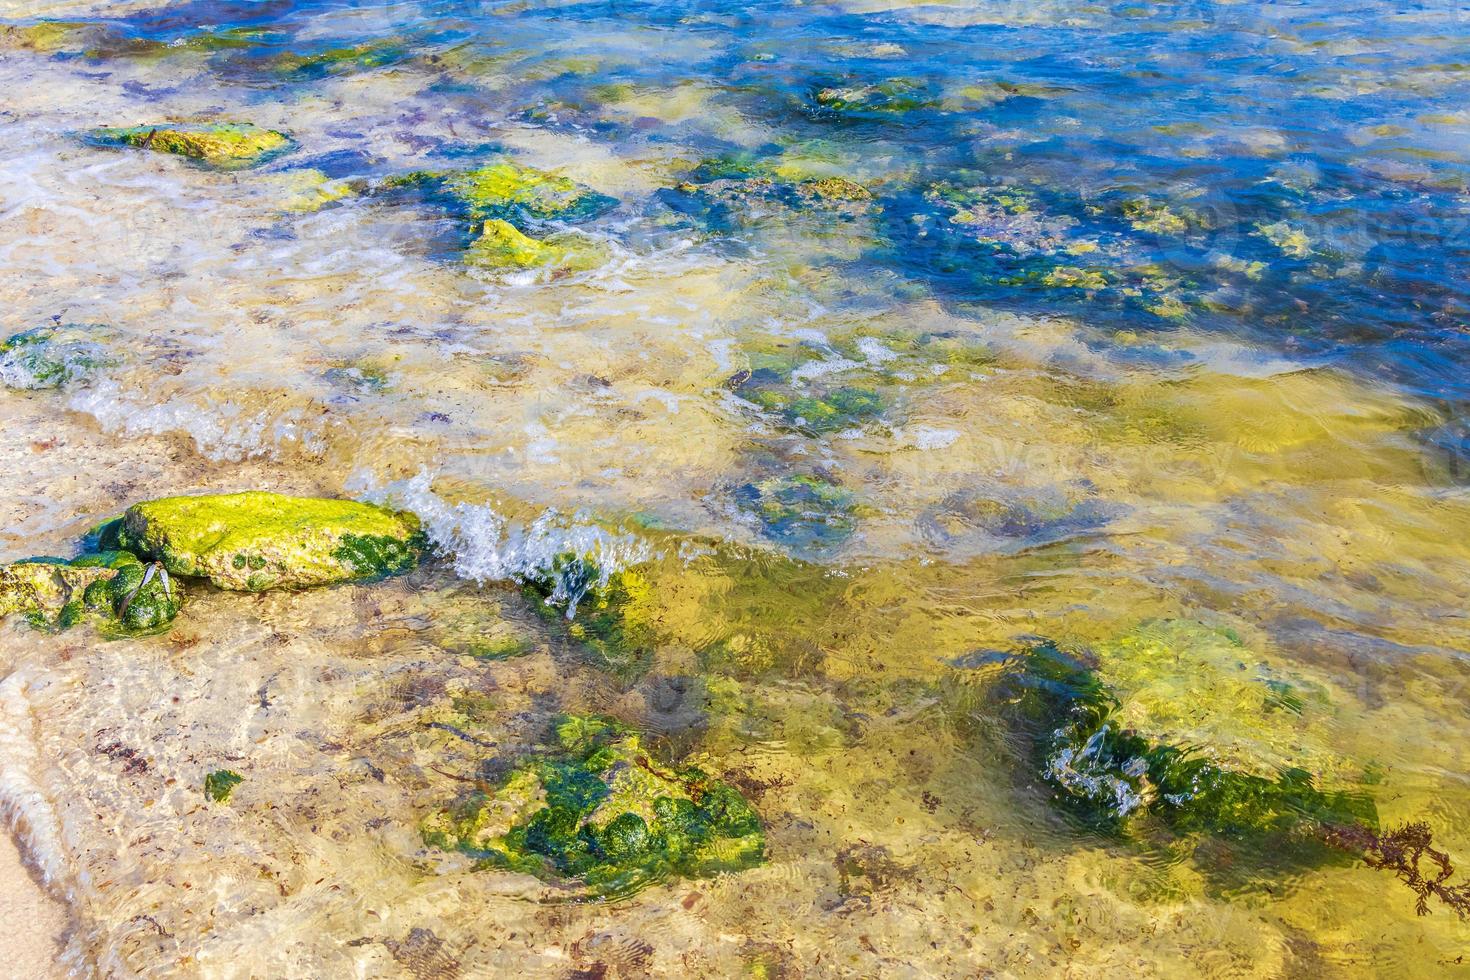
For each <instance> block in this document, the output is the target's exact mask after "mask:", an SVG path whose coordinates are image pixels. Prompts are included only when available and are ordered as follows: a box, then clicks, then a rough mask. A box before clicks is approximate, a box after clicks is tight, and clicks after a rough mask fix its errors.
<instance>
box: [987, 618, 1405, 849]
mask: <svg viewBox="0 0 1470 980" xmlns="http://www.w3.org/2000/svg"><path fill="white" fill-rule="evenodd" d="M1174 666H1176V665H1172V664H1160V665H1156V668H1155V669H1159V670H1168V669H1171V667H1174ZM1018 667H1019V669H1018V670H1017V671H1016V673H1014V674H1013V675H1012V676H1010V677H1008V678H1007V679H1006V681H1005V682H1003V684H1002V690H1003V691H1004V694H1005V698H1006V700H1007V702H1008V713H1009V714H1010V716H1011V718H1012V719H1013V720H1014V721H1015V722H1016V723H1017V724H1018V726H1019V727H1021V728H1022V729H1023V730H1024V731H1025V732H1026V734H1027V735H1028V736H1029V739H1030V742H1031V746H1032V749H1033V752H1034V755H1033V760H1034V763H1035V764H1036V765H1037V767H1038V769H1039V773H1040V775H1041V777H1042V778H1043V779H1044V780H1045V781H1046V782H1047V783H1049V784H1050V785H1051V786H1052V787H1053V788H1054V789H1055V790H1057V793H1058V795H1057V797H1056V798H1057V799H1058V800H1059V801H1060V802H1062V803H1063V804H1065V805H1066V806H1067V807H1068V809H1070V810H1072V811H1073V812H1074V813H1076V814H1078V815H1079V816H1081V817H1082V818H1083V819H1084V820H1085V821H1086V822H1087V823H1089V824H1091V825H1092V826H1095V827H1098V828H1100V829H1106V830H1110V831H1114V832H1127V831H1128V830H1129V829H1130V828H1132V827H1133V826H1134V825H1135V824H1136V823H1137V822H1139V821H1143V820H1156V821H1158V822H1160V823H1162V824H1163V825H1164V826H1165V827H1167V828H1168V829H1169V830H1171V831H1173V832H1175V833H1180V834H1187V833H1196V832H1202V833H1208V834H1214V835H1219V836H1223V837H1230V838H1256V839H1264V838H1273V839H1274V838H1283V837H1286V836H1292V837H1298V838H1302V839H1308V838H1312V837H1318V838H1320V836H1321V833H1322V829H1323V828H1332V827H1338V826H1345V825H1361V826H1369V827H1372V826H1376V825H1377V813H1376V810H1375V808H1374V806H1373V803H1372V801H1371V800H1369V799H1368V798H1367V797H1365V796H1361V795H1357V794H1353V793H1350V792H1347V791H1342V790H1337V791H1329V790H1324V789H1322V788H1320V787H1319V786H1318V784H1317V776H1316V775H1314V774H1313V773H1310V772H1308V771H1307V770H1305V769H1302V768H1299V767H1290V766H1282V767H1279V768H1277V769H1274V770H1268V771H1260V772H1258V771H1250V770H1248V769H1247V768H1244V767H1243V766H1241V765H1239V764H1237V763H1235V762H1233V761H1231V760H1232V756H1233V752H1232V747H1231V746H1229V745H1228V744H1226V745H1224V746H1223V747H1220V748H1219V750H1218V751H1217V745H1216V744H1215V743H1212V742H1207V741H1202V740H1201V739H1199V738H1198V737H1197V732H1194V731H1179V732H1176V733H1175V734H1174V735H1173V737H1170V736H1169V735H1167V734H1165V733H1162V732H1157V731H1151V730H1149V729H1143V730H1140V729H1139V728H1137V727H1131V726H1130V725H1129V723H1128V718H1129V709H1130V705H1129V704H1128V703H1127V702H1125V701H1120V700H1119V696H1118V693H1117V692H1115V690H1114V689H1113V688H1111V687H1110V686H1109V685H1107V684H1105V683H1104V681H1103V680H1102V679H1101V676H1100V674H1099V672H1098V670H1097V669H1096V666H1095V665H1094V664H1092V663H1089V662H1087V661H1084V660H1083V659H1080V658H1078V657H1074V656H1071V655H1069V654H1067V653H1065V652H1064V651H1062V650H1060V649H1058V648H1057V647H1056V646H1054V645H1052V644H1050V643H1040V644H1037V645H1035V646H1033V647H1032V648H1031V649H1029V650H1028V651H1027V652H1026V653H1025V655H1024V656H1023V657H1022V658H1021V660H1020V662H1019V664H1018ZM1286 694H1289V692H1283V689H1282V688H1281V686H1280V685H1279V684H1278V685H1271V684H1262V685H1260V688H1259V691H1258V698H1257V708H1258V710H1259V713H1260V714H1261V715H1266V714H1268V713H1270V712H1272V711H1290V710H1293V704H1295V705H1296V707H1297V710H1299V708H1300V702H1299V701H1297V702H1293V701H1292V700H1291V699H1290V698H1289V697H1286V696H1285V695H1286ZM1234 707H1236V706H1231V705H1224V704H1222V705H1221V710H1222V711H1226V712H1228V711H1231V710H1233V709H1234ZM1241 734H1242V738H1249V737H1250V735H1251V734H1252V733H1250V732H1243V733H1241ZM1221 737H1222V738H1225V737H1226V736H1223V735H1222V736H1221Z"/></svg>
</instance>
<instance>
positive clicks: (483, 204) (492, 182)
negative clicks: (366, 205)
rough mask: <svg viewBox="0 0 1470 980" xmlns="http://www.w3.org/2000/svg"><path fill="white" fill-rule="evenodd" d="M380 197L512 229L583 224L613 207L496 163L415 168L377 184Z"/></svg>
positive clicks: (566, 181) (599, 197) (554, 179)
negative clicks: (408, 197)
mask: <svg viewBox="0 0 1470 980" xmlns="http://www.w3.org/2000/svg"><path fill="white" fill-rule="evenodd" d="M378 191H379V193H381V194H388V195H393V194H398V195H402V194H413V195H417V196H418V197H420V198H421V199H422V200H424V201H426V202H427V203H431V204H436V205H439V206H441V207H444V208H445V209H447V210H449V211H450V212H451V213H454V214H456V215H459V216H462V217H464V218H466V219H468V220H469V221H471V222H473V223H474V224H476V225H481V224H482V223H484V222H487V221H492V220H499V221H503V222H508V223H509V224H511V225H514V226H516V227H518V228H519V227H524V226H526V224H527V223H528V222H544V221H584V220H587V219H589V218H595V217H597V216H598V215H600V214H602V213H603V212H605V211H607V210H608V209H609V208H611V207H613V206H614V205H616V204H617V201H616V199H614V198H611V197H608V196H607V195H606V194H600V193H598V192H597V191H595V190H593V189H592V188H590V187H588V186H586V185H585V184H579V183H577V182H576V181H574V180H572V179H571V178H569V177H564V176H562V175H560V174H554V173H549V172H547V171H544V170H537V169H535V168H533V167H523V166H520V165H519V164H515V163H510V162H502V163H495V164H491V165H489V166H486V167H479V168H477V169H474V170H459V171H429V170H420V171H414V172H412V173H407V174H401V175H399V176H396V177H390V178H388V179H387V180H385V181H383V182H382V183H381V184H380V185H379V187H378Z"/></svg>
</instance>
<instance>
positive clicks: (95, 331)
mask: <svg viewBox="0 0 1470 980" xmlns="http://www.w3.org/2000/svg"><path fill="white" fill-rule="evenodd" d="M105 330H106V328H105V327H104V326H102V325H101V324H74V323H66V324H50V325H47V326H43V327H36V328H35V329H32V330H27V331H24V332H23V333H18V334H15V335H13V336H11V337H10V338H9V339H7V340H6V341H5V342H4V343H3V344H0V385H4V386H5V387H7V388H19V389H29V390H36V389H43V388H62V387H65V386H66V385H69V384H72V383H75V382H78V381H83V380H86V379H87V378H90V377H91V376H92V375H94V374H96V373H97V371H99V370H101V369H102V368H104V367H107V366H109V365H111V364H112V359H111V358H109V357H108V355H107V351H106V349H105V348H104V347H103V346H102V344H101V343H99V342H98V337H99V335H100V334H101V333H102V332H104V331H105Z"/></svg>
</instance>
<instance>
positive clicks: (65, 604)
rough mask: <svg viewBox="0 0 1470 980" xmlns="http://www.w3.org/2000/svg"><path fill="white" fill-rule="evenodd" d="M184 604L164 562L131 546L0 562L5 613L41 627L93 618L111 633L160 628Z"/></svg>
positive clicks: (0, 602) (0, 592) (1, 610)
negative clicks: (148, 559)
mask: <svg viewBox="0 0 1470 980" xmlns="http://www.w3.org/2000/svg"><path fill="white" fill-rule="evenodd" d="M182 605H183V593H182V591H181V590H180V589H179V586H178V585H177V583H174V582H171V581H170V580H169V578H168V574H167V573H166V572H164V571H163V569H162V568H161V566H157V565H145V564H144V563H143V562H142V561H140V560H139V559H138V557H137V556H136V555H132V554H129V553H128V552H125V551H108V552H102V553H98V554H88V555H83V556H82V557H80V558H74V559H72V560H70V561H67V560H65V559H61V558H37V559H31V560H29V561H23V562H16V563H14V564H12V565H6V566H4V567H0V616H3V615H9V614H10V613H14V612H18V613H23V614H24V615H25V616H26V617H27V618H28V619H29V621H30V623H31V625H32V626H35V627H36V628H38V629H47V630H63V629H68V628H70V627H72V626H75V625H77V624H78V623H80V622H82V621H83V620H84V619H86V618H88V617H91V618H92V619H93V620H94V621H96V622H97V625H98V628H99V629H100V630H101V631H102V632H103V633H105V634H112V635H139V634H147V633H154V632H159V631H161V630H163V629H166V628H167V627H168V626H169V624H171V623H172V622H173V620H174V617H175V616H177V615H178V612H179V608H180V606H182Z"/></svg>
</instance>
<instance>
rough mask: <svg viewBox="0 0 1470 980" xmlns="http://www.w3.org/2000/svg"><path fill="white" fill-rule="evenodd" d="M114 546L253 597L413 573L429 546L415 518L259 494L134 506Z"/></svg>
mask: <svg viewBox="0 0 1470 980" xmlns="http://www.w3.org/2000/svg"><path fill="white" fill-rule="evenodd" d="M109 539H110V540H112V541H115V542H116V543H117V544H118V546H120V547H122V548H125V549H127V550H129V551H133V552H136V553H137V554H139V555H142V556H144V557H146V558H149V559H154V560H157V561H161V562H163V564H164V566H165V567H166V568H167V569H168V570H169V571H170V572H172V573H173V574H175V575H191V576H199V577H202V578H208V579H209V580H210V581H211V582H213V583H214V584H215V585H217V586H219V587H220V588H223V589H240V590H246V591H251V592H258V591H261V590H263V589H274V588H307V587H310V586H314V585H328V584H331V583H333V582H347V581H358V580H364V579H375V578H380V577H382V576H385V575H393V574H396V573H398V572H403V571H407V570H408V569H410V568H412V567H414V565H416V564H417V563H418V561H419V558H420V557H421V555H422V552H423V550H424V547H425V540H424V536H423V533H422V531H421V530H420V528H419V521H418V518H416V517H415V516H413V515H412V514H409V513H404V512H398V511H392V510H388V509H386V508H383V507H378V506H376V505H373V504H364V503H359V502H357V501H354V500H333V499H323V498H312V497H287V496H283V495H281V494H277V493H265V492H261V491H249V492H246V493H232V494H221V495H217V496H202V497H166V498H164V499H161V500H151V501H147V502H145V503H140V504H134V505H133V506H132V507H129V508H128V510H127V512H126V513H124V514H123V516H122V517H121V518H120V519H119V521H118V522H117V523H116V524H115V525H113V527H112V528H111V529H110V531H109V532H108V533H105V534H104V535H103V540H104V543H108V541H109Z"/></svg>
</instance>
